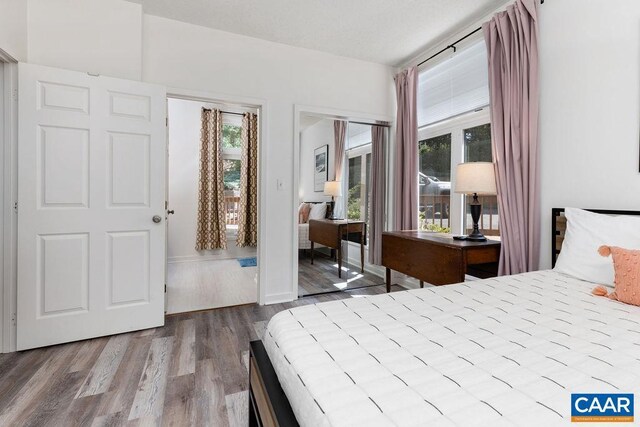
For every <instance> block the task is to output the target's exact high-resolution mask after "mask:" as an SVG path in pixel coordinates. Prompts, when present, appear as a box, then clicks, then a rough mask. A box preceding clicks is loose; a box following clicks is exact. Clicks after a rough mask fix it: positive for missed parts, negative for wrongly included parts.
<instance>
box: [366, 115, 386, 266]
mask: <svg viewBox="0 0 640 427" xmlns="http://www.w3.org/2000/svg"><path fill="white" fill-rule="evenodd" d="M386 136H387V129H386V128H384V127H382V126H371V202H370V203H371V207H370V218H369V262H370V263H371V264H376V265H380V264H381V263H382V232H383V231H384V207H385V191H386V185H385V184H386V169H387V168H386V161H385V155H384V153H385V147H386V145H387V143H386V139H387V138H386Z"/></svg>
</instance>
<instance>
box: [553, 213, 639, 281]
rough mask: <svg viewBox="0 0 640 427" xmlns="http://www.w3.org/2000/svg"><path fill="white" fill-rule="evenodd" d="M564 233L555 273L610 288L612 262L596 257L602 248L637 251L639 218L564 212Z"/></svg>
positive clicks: (612, 274) (608, 258) (612, 275)
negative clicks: (616, 247) (604, 246)
mask: <svg viewBox="0 0 640 427" xmlns="http://www.w3.org/2000/svg"><path fill="white" fill-rule="evenodd" d="M564 214H565V216H566V217H567V231H566V233H565V236H564V242H563V243H562V250H561V251H560V255H559V256H558V260H557V261H556V266H555V268H554V270H555V271H558V272H560V273H564V274H568V275H570V276H573V277H576V278H578V279H582V280H586V281H588V282H593V283H597V284H598V285H607V286H613V285H614V284H613V279H614V273H613V261H611V258H610V257H606V258H605V257H603V256H600V255H599V254H598V248H599V247H600V246H602V245H608V246H619V247H621V248H625V249H640V216H631V215H619V216H611V215H602V214H597V213H593V212H588V211H585V210H582V209H576V208H567V209H565V211H564Z"/></svg>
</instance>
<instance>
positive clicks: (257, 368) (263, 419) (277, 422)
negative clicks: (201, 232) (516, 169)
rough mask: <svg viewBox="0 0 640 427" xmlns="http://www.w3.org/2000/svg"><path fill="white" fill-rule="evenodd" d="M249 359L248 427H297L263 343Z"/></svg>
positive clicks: (555, 234)
mask: <svg viewBox="0 0 640 427" xmlns="http://www.w3.org/2000/svg"><path fill="white" fill-rule="evenodd" d="M586 210H588V211H590V212H595V213H599V214H605V215H640V211H623V210H605V209H586ZM551 215H552V217H551V218H552V221H551V262H552V264H553V266H555V264H556V259H557V257H558V254H559V253H560V250H561V249H562V242H563V241H564V235H565V232H566V230H567V219H566V218H565V216H564V208H553V209H552V210H551ZM250 347H251V351H250V355H249V426H250V427H263V426H264V427H295V426H299V424H298V421H297V420H296V417H295V415H294V414H293V410H292V409H291V404H290V403H289V399H288V398H287V396H286V395H285V393H284V391H283V390H282V387H281V386H280V382H279V380H278V376H277V375H276V372H275V370H274V369H273V365H272V364H271V360H269V355H268V354H267V351H266V349H265V348H264V344H262V341H260V340H257V341H252V342H251V343H250Z"/></svg>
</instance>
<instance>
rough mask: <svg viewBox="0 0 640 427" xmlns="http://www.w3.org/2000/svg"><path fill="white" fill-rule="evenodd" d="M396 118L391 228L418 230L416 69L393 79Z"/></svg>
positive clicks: (406, 71)
mask: <svg viewBox="0 0 640 427" xmlns="http://www.w3.org/2000/svg"><path fill="white" fill-rule="evenodd" d="M395 81H396V99H397V101H398V117H397V120H396V159H395V186H394V189H395V203H394V228H395V229H396V230H416V229H417V228H418V117H417V105H416V97H417V85H418V71H417V69H416V67H412V68H409V69H407V70H404V71H402V72H401V73H399V74H398V75H396V77H395Z"/></svg>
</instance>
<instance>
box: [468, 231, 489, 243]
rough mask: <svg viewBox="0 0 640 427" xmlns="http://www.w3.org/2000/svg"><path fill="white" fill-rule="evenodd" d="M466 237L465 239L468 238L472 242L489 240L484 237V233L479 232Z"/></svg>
mask: <svg viewBox="0 0 640 427" xmlns="http://www.w3.org/2000/svg"><path fill="white" fill-rule="evenodd" d="M464 237H465V239H464V240H468V241H470V242H486V241H487V238H486V237H484V234H482V233H478V234H475V233H471V234H469V235H467V236H464Z"/></svg>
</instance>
